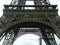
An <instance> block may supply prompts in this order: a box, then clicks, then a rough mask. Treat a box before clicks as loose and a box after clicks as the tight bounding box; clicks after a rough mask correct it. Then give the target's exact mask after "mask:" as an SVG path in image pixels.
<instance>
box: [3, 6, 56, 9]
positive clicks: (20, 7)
mask: <svg viewBox="0 0 60 45" xmlns="http://www.w3.org/2000/svg"><path fill="white" fill-rule="evenodd" d="M4 7H5V9H25V7H33V8H35V9H56V7H57V5H4Z"/></svg>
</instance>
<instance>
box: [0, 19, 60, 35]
mask: <svg viewBox="0 0 60 45" xmlns="http://www.w3.org/2000/svg"><path fill="white" fill-rule="evenodd" d="M23 22H37V23H41V24H45V25H47V26H50V27H51V28H53V29H54V30H55V31H57V30H59V29H58V27H57V26H56V25H55V24H54V23H52V22H51V20H50V19H39V18H36V19H33V18H28V19H27V18H24V19H10V21H9V22H8V23H7V24H6V25H5V26H4V28H3V29H2V31H1V32H4V31H6V30H7V29H9V28H10V27H12V26H14V25H17V24H20V23H23ZM1 32H0V34H2V33H1Z"/></svg>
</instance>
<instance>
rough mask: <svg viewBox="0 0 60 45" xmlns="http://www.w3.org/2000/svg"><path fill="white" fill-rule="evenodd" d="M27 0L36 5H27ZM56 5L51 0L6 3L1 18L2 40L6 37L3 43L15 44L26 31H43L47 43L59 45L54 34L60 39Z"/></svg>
mask: <svg viewBox="0 0 60 45" xmlns="http://www.w3.org/2000/svg"><path fill="white" fill-rule="evenodd" d="M27 1H28V2H29V1H33V2H34V5H26V2H27ZM56 7H57V5H51V4H50V2H49V0H12V1H11V3H10V5H4V9H3V16H2V17H1V18H0V41H1V40H2V38H3V37H5V39H4V41H3V44H2V45H13V43H14V42H15V40H16V39H17V38H18V37H19V36H21V35H23V34H26V33H33V34H36V35H39V34H40V33H41V39H43V40H44V41H45V43H46V45H57V43H56V40H55V37H54V34H55V35H56V36H57V37H58V38H59V39H60V17H59V16H58V9H56ZM37 32H38V34H37ZM39 36H40V35H39ZM40 45H41V44H40Z"/></svg>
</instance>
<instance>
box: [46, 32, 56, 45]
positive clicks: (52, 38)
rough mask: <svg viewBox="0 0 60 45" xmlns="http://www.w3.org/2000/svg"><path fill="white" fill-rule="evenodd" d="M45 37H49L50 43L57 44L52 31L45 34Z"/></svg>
mask: <svg viewBox="0 0 60 45" xmlns="http://www.w3.org/2000/svg"><path fill="white" fill-rule="evenodd" d="M47 37H48V39H49V42H50V44H51V45H57V43H56V41H55V37H54V34H53V33H50V34H47Z"/></svg>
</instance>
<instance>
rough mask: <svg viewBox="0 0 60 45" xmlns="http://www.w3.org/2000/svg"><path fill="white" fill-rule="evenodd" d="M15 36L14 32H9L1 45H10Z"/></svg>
mask: <svg viewBox="0 0 60 45" xmlns="http://www.w3.org/2000/svg"><path fill="white" fill-rule="evenodd" d="M14 36H15V34H14V31H13V30H11V31H10V32H8V33H7V34H6V36H5V39H4V41H3V44H2V45H12V43H13V40H14V39H15V37H14Z"/></svg>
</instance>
